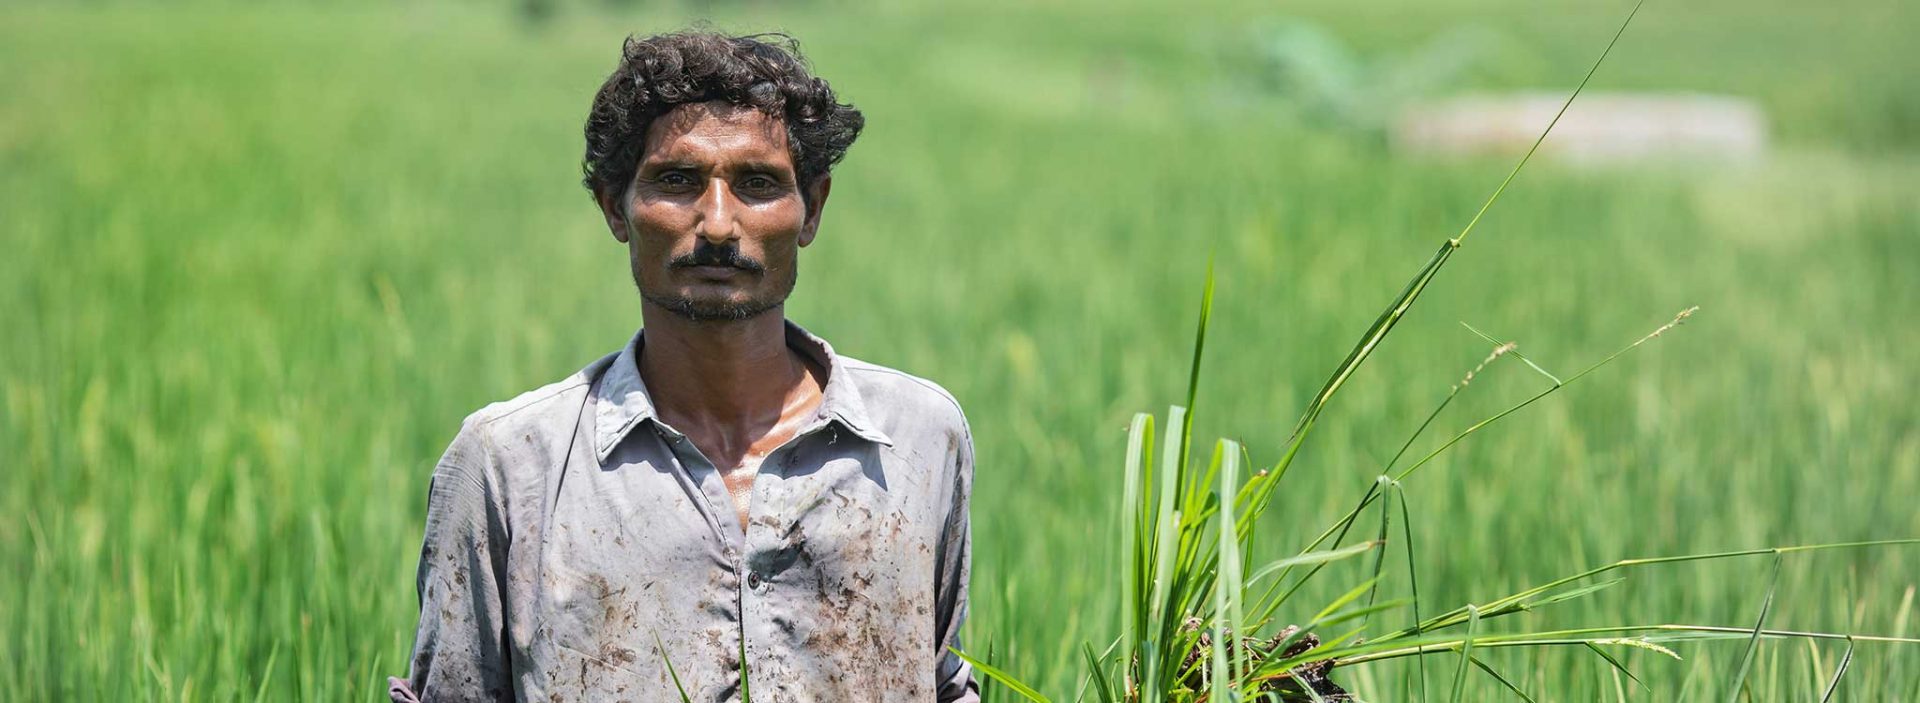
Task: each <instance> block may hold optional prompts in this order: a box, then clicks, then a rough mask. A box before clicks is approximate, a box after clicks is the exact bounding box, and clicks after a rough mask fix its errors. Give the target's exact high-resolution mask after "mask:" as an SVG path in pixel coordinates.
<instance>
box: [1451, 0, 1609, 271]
mask: <svg viewBox="0 0 1920 703" xmlns="http://www.w3.org/2000/svg"><path fill="white" fill-rule="evenodd" d="M1645 4H1647V0H1639V2H1636V3H1634V4H1633V9H1632V10H1631V11H1628V12H1627V18H1626V19H1625V20H1622V21H1621V22H1620V28H1619V29H1617V30H1615V31H1614V33H1613V38H1612V39H1610V40H1608V41H1607V48H1605V49H1602V50H1600V58H1597V59H1594V61H1593V65H1592V66H1590V67H1588V68H1587V75H1586V76H1583V77H1582V78H1581V79H1580V84H1579V85H1576V86H1574V87H1573V93H1571V94H1569V95H1567V101H1566V102H1564V103H1561V104H1560V111H1559V112H1556V113H1554V114H1553V119H1552V120H1550V121H1548V122H1547V128H1546V129H1543V130H1540V136H1539V137H1538V138H1535V139H1534V140H1533V146H1530V147H1527V153H1526V154H1524V155H1522V156H1521V157H1520V163H1517V164H1514V165H1513V171H1512V172H1511V173H1508V174H1507V178H1506V180H1504V181H1501V182H1500V187H1498V188H1495V189H1494V190H1493V195H1492V196H1490V197H1488V198H1487V202H1486V203H1485V204H1483V205H1481V206H1480V211H1479V212H1476V213H1474V214H1473V219H1471V220H1468V221H1467V226H1466V227H1464V228H1462V229H1461V230H1460V235H1459V236H1456V237H1454V238H1453V240H1454V242H1455V245H1456V246H1457V245H1458V244H1459V243H1460V242H1462V241H1464V240H1465V239H1466V238H1467V235H1469V234H1472V233H1473V226H1474V225H1477V224H1480V218H1481V217H1483V216H1485V215H1486V214H1487V210H1490V209H1492V208H1493V204H1494V203H1495V202H1498V201H1499V200H1500V194H1502V193H1505V192H1507V186H1508V185H1509V184H1512V183H1513V178H1514V177H1515V176H1518V175H1520V169H1522V168H1525V167H1526V165H1527V161H1528V160H1530V159H1532V158H1533V154H1534V152H1536V151H1539V150H1540V143H1541V142H1544V141H1546V140H1547V135H1548V134H1551V133H1553V128H1554V126H1555V125H1558V124H1560V118H1561V117H1563V116H1565V115H1566V114H1567V108H1569V107H1572V106H1573V99H1574V98H1577V97H1580V92H1581V91H1583V90H1586V89H1587V82H1588V81H1591V80H1593V74H1594V73H1596V72H1598V71H1599V70H1600V64H1603V63H1606V61H1607V55H1608V54H1611V53H1613V47H1614V45H1615V44H1619V43H1620V36H1621V35H1623V34H1626V33H1627V25H1630V24H1633V16H1634V15H1637V14H1640V6H1642V5H1645Z"/></svg>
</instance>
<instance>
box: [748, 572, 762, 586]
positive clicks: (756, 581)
mask: <svg viewBox="0 0 1920 703" xmlns="http://www.w3.org/2000/svg"><path fill="white" fill-rule="evenodd" d="M747 588H751V589H753V590H756V591H758V590H760V572H758V571H749V572H747Z"/></svg>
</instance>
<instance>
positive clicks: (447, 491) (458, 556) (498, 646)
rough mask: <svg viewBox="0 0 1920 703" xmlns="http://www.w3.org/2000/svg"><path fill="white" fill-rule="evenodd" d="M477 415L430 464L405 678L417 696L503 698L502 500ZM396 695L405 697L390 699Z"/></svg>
mask: <svg viewBox="0 0 1920 703" xmlns="http://www.w3.org/2000/svg"><path fill="white" fill-rule="evenodd" d="M490 458H491V457H490V456H489V452H488V451H487V443H486V439H485V437H484V436H483V430H482V429H481V424H480V422H479V421H477V420H474V419H471V418H470V419H469V420H468V421H467V422H466V423H465V425H463V426H462V427H461V429H460V434H459V436H457V437H455V438H454V440H453V444H452V445H451V446H449V447H447V453H446V455H445V456H443V457H442V458H441V459H440V463H439V464H438V465H436V466H435V467H434V470H433V483H432V486H431V488H429V489H428V497H427V529H426V539H425V541H424V543H423V544H422V545H421V548H420V571H419V574H418V583H417V585H418V588H419V594H420V626H419V630H418V631H417V632H416V634H415V635H414V641H413V670H412V672H411V674H410V675H409V677H408V678H409V679H410V681H409V684H410V685H411V688H412V690H413V692H415V693H417V694H418V695H419V699H420V700H422V701H427V702H429V703H431V702H432V701H436V700H449V701H477V700H488V701H510V700H513V680H512V678H511V672H510V667H509V665H508V660H507V642H506V617H505V608H504V605H503V603H502V601H501V594H502V586H501V583H500V580H499V578H498V576H499V575H501V574H504V573H505V572H506V561H507V559H506V555H507V530H506V512H505V506H504V505H503V504H502V502H501V500H500V495H499V492H498V491H497V490H496V489H497V487H498V486H499V485H500V484H498V483H496V482H494V481H490V480H488V477H489V472H490V471H491V470H492V462H491V461H490ZM395 700H404V699H402V698H398V697H396V698H395Z"/></svg>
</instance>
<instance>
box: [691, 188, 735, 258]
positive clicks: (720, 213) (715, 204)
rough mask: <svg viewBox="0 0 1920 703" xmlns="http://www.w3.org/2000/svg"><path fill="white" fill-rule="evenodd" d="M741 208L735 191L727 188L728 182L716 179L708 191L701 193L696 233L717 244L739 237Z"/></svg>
mask: <svg viewBox="0 0 1920 703" xmlns="http://www.w3.org/2000/svg"><path fill="white" fill-rule="evenodd" d="M739 210H740V203H739V202H738V201H737V200H735V199H734V197H733V191H732V190H731V189H729V188H727V182H726V181H724V180H721V179H718V178H716V179H714V180H713V183H712V185H711V186H709V187H708V188H707V190H706V192H705V193H702V194H701V195H700V218H699V222H698V224H697V225H696V226H695V230H696V233H697V234H699V235H700V237H701V238H702V239H706V240H708V241H710V242H713V243H715V244H719V243H723V242H728V241H732V240H735V239H739V238H740V227H739V221H738V219H739V218H738V215H739Z"/></svg>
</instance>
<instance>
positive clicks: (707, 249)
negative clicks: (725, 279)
mask: <svg viewBox="0 0 1920 703" xmlns="http://www.w3.org/2000/svg"><path fill="white" fill-rule="evenodd" d="M667 266H668V267H669V268H676V269H680V268H690V267H693V266H730V267H733V268H737V269H740V270H743V271H751V272H754V273H759V272H762V271H765V270H767V266H766V264H762V263H760V262H759V261H755V260H754V259H753V258H752V257H749V256H747V255H745V254H742V253H740V248H739V247H736V246H721V245H717V244H709V243H707V242H706V241H701V242H700V243H698V244H695V245H694V247H693V253H690V254H682V255H680V256H676V257H673V260H671V261H668V262H667Z"/></svg>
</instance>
